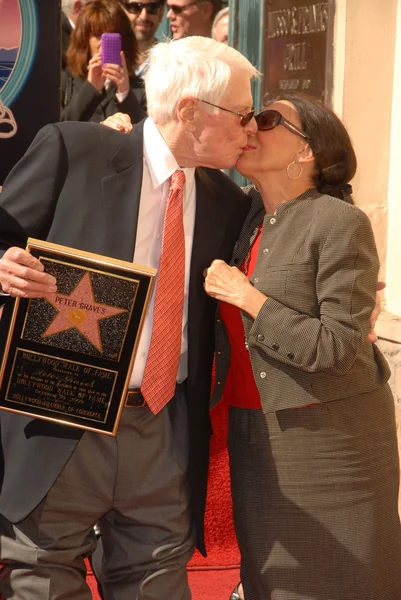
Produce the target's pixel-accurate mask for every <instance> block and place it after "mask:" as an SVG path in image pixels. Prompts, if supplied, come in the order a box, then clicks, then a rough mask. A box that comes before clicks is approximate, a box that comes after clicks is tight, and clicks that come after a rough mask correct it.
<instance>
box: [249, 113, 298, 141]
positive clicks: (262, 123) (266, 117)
mask: <svg viewBox="0 0 401 600" xmlns="http://www.w3.org/2000/svg"><path fill="white" fill-rule="evenodd" d="M255 121H256V124H257V126H258V129H259V131H270V129H274V128H275V127H277V126H278V125H282V126H283V127H286V128H287V129H288V130H289V131H292V133H295V135H299V136H301V137H302V138H304V139H305V140H309V137H308V136H307V135H306V133H304V132H303V131H301V130H300V129H299V128H298V127H297V126H296V125H294V124H293V123H291V121H287V119H285V118H284V117H283V115H282V114H281V113H280V112H278V110H273V109H269V110H263V111H262V112H260V113H259V114H258V115H256V116H255Z"/></svg>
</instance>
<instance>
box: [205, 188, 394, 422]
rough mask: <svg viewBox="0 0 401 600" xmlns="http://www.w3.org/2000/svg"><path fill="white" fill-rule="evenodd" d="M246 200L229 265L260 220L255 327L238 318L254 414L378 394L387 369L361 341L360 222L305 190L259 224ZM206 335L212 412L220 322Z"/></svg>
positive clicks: (367, 228)
mask: <svg viewBox="0 0 401 600" xmlns="http://www.w3.org/2000/svg"><path fill="white" fill-rule="evenodd" d="M248 192H249V194H250V197H251V198H252V201H253V202H252V208H251V210H250V211H249V213H248V217H247V219H246V222H245V223H244V227H243V230H242V232H241V235H240V238H239V241H238V243H237V244H236V248H235V251H234V255H233V258H232V264H234V265H240V264H241V263H242V261H243V260H244V258H245V256H246V255H247V253H248V251H249V248H250V245H251V244H252V241H253V239H254V238H255V235H256V232H257V228H258V226H259V224H260V223H261V222H262V221H263V219H264V224H263V233H262V238H261V241H260V250H259V254H258V261H257V265H256V267H255V270H254V272H253V274H252V278H251V281H252V283H253V284H254V286H255V287H256V288H257V289H259V290H260V291H261V292H263V294H265V295H266V296H267V297H268V298H267V300H266V302H265V303H264V305H263V306H262V308H261V310H260V311H259V314H258V315H257V317H256V319H255V320H254V319H252V318H251V317H250V316H249V315H248V314H246V313H242V320H243V323H244V328H245V337H246V340H245V343H246V345H247V347H248V349H249V354H250V359H251V363H252V369H253V375H254V378H255V381H256V385H257V387H258V390H259V394H260V398H261V402H262V408H263V410H264V411H265V412H273V411H276V410H281V409H285V408H293V407H297V406H305V405H307V404H312V403H316V402H327V401H331V400H338V399H341V398H346V397H351V396H355V395H358V394H364V393H367V392H370V391H372V390H374V389H376V388H378V387H380V386H381V385H383V384H384V383H385V382H386V381H387V380H388V378H389V375H390V370H389V367H388V365H387V362H386V360H385V359H384V357H383V355H382V354H381V352H380V350H379V349H378V348H377V346H376V345H375V344H371V343H370V342H368V341H367V339H366V338H367V335H368V333H369V330H370V322H369V317H370V315H371V313H372V310H373V307H374V305H375V296H376V286H377V274H378V269H379V261H378V257H377V252H376V246H375V242H374V237H373V232H372V229H371V225H370V222H369V219H368V217H367V216H366V214H365V213H364V212H362V211H361V210H360V209H358V208H357V207H356V206H353V205H351V204H347V203H346V202H344V201H342V200H339V199H337V198H333V197H331V196H326V195H322V194H320V193H319V192H317V191H316V190H314V191H312V192H308V193H306V194H304V195H303V196H302V197H300V198H298V199H295V200H292V201H290V202H286V203H284V204H281V205H280V206H279V207H278V209H277V214H276V215H274V216H273V215H270V216H265V211H264V207H263V203H262V200H261V198H260V196H259V194H258V193H257V192H256V191H255V190H254V189H253V188H250V189H249V190H248ZM216 332H217V333H216V335H217V340H216V350H217V351H218V352H217V355H216V381H217V382H220V383H218V384H217V385H216V386H215V389H214V391H213V404H215V403H216V402H217V401H218V400H219V398H220V396H221V392H222V390H221V388H222V387H223V385H224V381H225V378H226V374H227V371H228V367H229V364H230V356H229V355H230V347H229V343H228V339H227V337H226V333H225V328H224V324H223V323H222V321H221V320H220V319H218V322H217V328H216Z"/></svg>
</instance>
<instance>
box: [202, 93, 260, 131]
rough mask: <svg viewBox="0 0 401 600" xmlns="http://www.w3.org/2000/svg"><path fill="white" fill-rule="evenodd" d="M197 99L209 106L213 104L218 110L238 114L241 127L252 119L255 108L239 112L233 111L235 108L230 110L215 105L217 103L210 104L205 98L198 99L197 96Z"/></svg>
mask: <svg viewBox="0 0 401 600" xmlns="http://www.w3.org/2000/svg"><path fill="white" fill-rule="evenodd" d="M197 100H198V101H199V102H203V103H204V104H209V106H214V108H218V109H219V110H224V111H225V112H229V113H231V114H233V115H238V116H239V117H241V120H240V122H239V123H240V125H241V127H245V125H248V123H249V121H250V120H251V119H253V115H254V114H255V109H253V110H251V111H250V112H249V113H245V114H244V113H239V112H235V110H230V109H229V108H223V107H222V106H217V104H212V103H211V102H207V100H200V99H199V98H197Z"/></svg>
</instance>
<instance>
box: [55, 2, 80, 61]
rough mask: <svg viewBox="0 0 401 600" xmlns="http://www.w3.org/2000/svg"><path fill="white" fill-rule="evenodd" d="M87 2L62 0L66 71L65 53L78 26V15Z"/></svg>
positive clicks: (62, 40) (63, 56)
mask: <svg viewBox="0 0 401 600" xmlns="http://www.w3.org/2000/svg"><path fill="white" fill-rule="evenodd" d="M85 2H86V0H61V9H62V10H61V68H62V69H65V68H66V66H67V61H66V58H65V53H66V52H67V48H68V45H69V43H70V36H71V33H72V32H73V30H74V29H75V26H76V24H77V20H78V15H79V13H80V10H81V8H82V6H83V5H84V4H85Z"/></svg>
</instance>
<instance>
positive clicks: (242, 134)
mask: <svg viewBox="0 0 401 600" xmlns="http://www.w3.org/2000/svg"><path fill="white" fill-rule="evenodd" d="M218 104H219V106H221V107H223V108H226V109H229V110H232V111H234V112H236V113H237V112H238V113H242V114H246V113H248V112H249V111H250V110H251V108H252V94H251V85H250V81H249V77H248V75H247V74H246V73H244V72H241V71H235V72H234V73H233V74H232V76H231V79H230V82H229V84H228V86H227V89H226V92H225V94H224V95H223V97H222V98H221V100H220V101H219V103H218ZM199 110H200V118H199V123H198V126H197V131H196V132H195V135H194V139H193V147H194V151H195V155H196V163H197V164H198V165H199V166H205V167H211V168H213V169H229V168H231V167H234V166H235V164H236V162H237V160H238V157H239V156H241V155H242V154H243V153H244V152H246V151H247V147H248V141H249V136H254V135H255V133H256V131H257V126H256V121H255V119H254V118H252V119H251V120H250V121H249V123H248V124H247V125H245V126H244V127H243V126H242V125H241V123H240V121H241V117H240V116H238V115H236V114H232V113H231V112H226V111H223V110H217V111H216V113H215V114H210V113H209V112H207V105H205V104H204V103H202V102H199Z"/></svg>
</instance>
